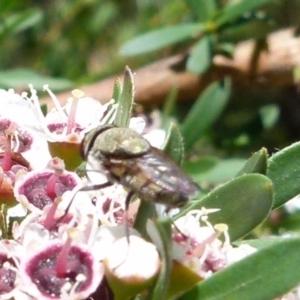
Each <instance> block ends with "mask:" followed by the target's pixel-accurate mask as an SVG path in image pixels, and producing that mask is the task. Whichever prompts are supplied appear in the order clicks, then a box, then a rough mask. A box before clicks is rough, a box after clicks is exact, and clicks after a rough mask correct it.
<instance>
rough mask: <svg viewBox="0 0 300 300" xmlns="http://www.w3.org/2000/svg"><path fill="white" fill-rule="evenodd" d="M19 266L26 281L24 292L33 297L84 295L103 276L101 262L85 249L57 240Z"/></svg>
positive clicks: (80, 297) (89, 292)
mask: <svg viewBox="0 0 300 300" xmlns="http://www.w3.org/2000/svg"><path fill="white" fill-rule="evenodd" d="M62 256H63V258H64V261H63V260H62ZM61 264H62V265H61ZM21 269H22V272H24V273H25V274H24V275H25V276H26V282H27V283H28V285H27V288H28V289H26V292H28V293H29V294H30V295H32V296H34V297H36V298H40V297H45V298H47V297H49V298H53V299H58V298H60V299H64V295H65V298H68V299H83V298H85V297H88V295H89V294H91V293H92V292H94V291H95V289H96V288H97V286H98V285H99V283H100V282H101V280H102V276H103V272H102V271H101V265H100V263H99V262H96V261H95V260H94V258H93V256H92V255H91V253H90V252H89V251H88V250H87V249H85V248H82V247H79V246H76V245H70V243H69V242H67V245H64V244H62V243H61V242H59V241H56V242H54V243H52V245H49V246H47V247H46V248H44V249H43V250H42V251H40V252H38V253H36V254H35V255H34V256H33V257H31V258H30V259H29V260H28V261H25V262H23V264H22V267H21ZM38 295H40V296H38ZM70 296H72V298H70Z"/></svg>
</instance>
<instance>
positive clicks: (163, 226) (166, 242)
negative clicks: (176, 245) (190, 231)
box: [147, 219, 172, 300]
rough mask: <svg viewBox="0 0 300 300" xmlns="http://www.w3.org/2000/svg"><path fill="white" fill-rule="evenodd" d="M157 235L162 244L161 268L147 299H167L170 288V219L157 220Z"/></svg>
mask: <svg viewBox="0 0 300 300" xmlns="http://www.w3.org/2000/svg"><path fill="white" fill-rule="evenodd" d="M155 225H156V230H157V234H156V235H157V237H159V238H160V241H159V244H160V245H161V249H160V256H161V261H162V263H161V269H160V273H159V275H158V278H157V280H156V284H155V286H154V288H153V289H152V291H151V292H150V294H149V296H148V297H147V299H149V300H150V299H151V300H165V299H166V297H167V294H168V290H169V284H170V279H171V272H172V257H171V253H172V251H171V248H172V243H171V221H170V219H160V220H159V221H158V222H156V224H155Z"/></svg>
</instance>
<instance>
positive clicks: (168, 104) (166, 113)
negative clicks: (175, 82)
mask: <svg viewBox="0 0 300 300" xmlns="http://www.w3.org/2000/svg"><path fill="white" fill-rule="evenodd" d="M177 95H178V88H177V87H176V86H173V87H172V88H171V90H170V93H169V94H168V97H167V99H166V101H165V104H164V107H163V111H162V116H161V118H162V123H163V125H162V127H165V126H167V125H168V124H169V120H170V118H171V116H172V115H174V111H175V108H176V100H177Z"/></svg>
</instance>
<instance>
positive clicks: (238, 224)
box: [176, 174, 273, 241]
mask: <svg viewBox="0 0 300 300" xmlns="http://www.w3.org/2000/svg"><path fill="white" fill-rule="evenodd" d="M272 203H273V189H272V182H271V181H270V179H269V178H267V177H266V176H263V175H260V174H247V175H243V176H240V177H238V178H235V179H233V180H232V181H230V182H228V183H226V184H224V185H222V186H220V187H218V188H216V189H214V190H213V191H212V192H210V193H209V194H207V195H206V196H204V197H203V198H202V199H200V200H196V201H193V203H192V204H191V205H190V206H189V207H188V208H187V209H186V210H184V211H183V212H181V213H180V214H178V215H177V216H176V218H178V217H180V216H182V215H185V214H186V213H187V212H188V211H190V210H192V209H200V208H201V207H205V208H219V209H220V211H218V212H216V213H213V214H210V215H209V221H210V222H211V223H212V224H217V223H226V224H227V225H228V227H229V236H230V238H231V240H232V241H234V240H236V239H238V238H240V237H242V236H244V235H246V234H247V233H249V232H251V231H252V230H253V229H254V228H255V227H256V226H258V225H259V224H260V223H262V222H263V221H264V220H265V219H266V217H267V216H268V214H269V212H270V210H271V207H272Z"/></svg>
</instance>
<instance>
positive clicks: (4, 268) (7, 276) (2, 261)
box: [0, 253, 17, 298]
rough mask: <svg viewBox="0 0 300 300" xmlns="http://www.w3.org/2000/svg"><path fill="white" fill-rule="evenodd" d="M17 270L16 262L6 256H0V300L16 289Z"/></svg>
mask: <svg viewBox="0 0 300 300" xmlns="http://www.w3.org/2000/svg"><path fill="white" fill-rule="evenodd" d="M16 279H17V269H16V265H15V262H14V261H13V259H12V258H9V257H8V256H7V255H6V254H3V253H1V254H0V298H1V295H4V294H7V293H9V292H11V291H12V290H13V289H14V288H15V281H16Z"/></svg>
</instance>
